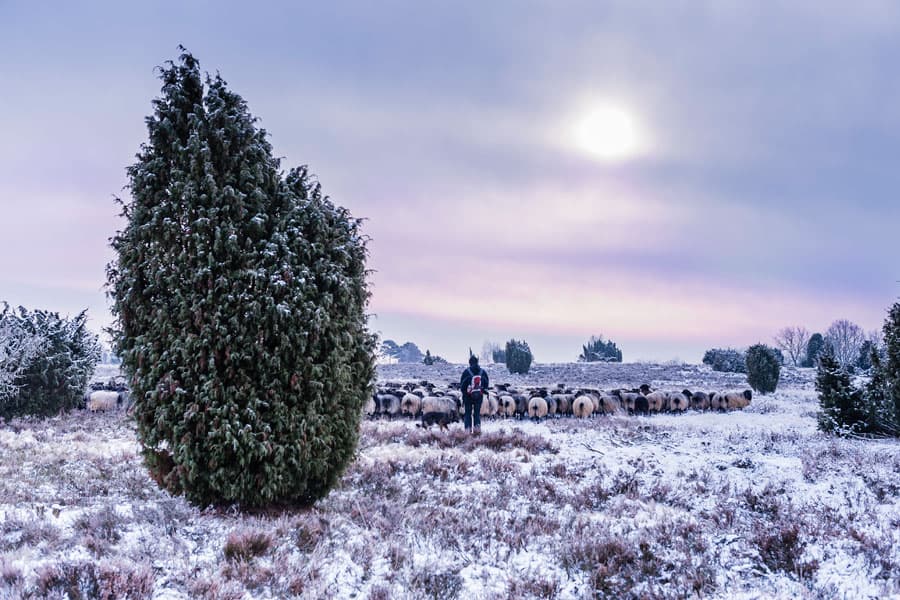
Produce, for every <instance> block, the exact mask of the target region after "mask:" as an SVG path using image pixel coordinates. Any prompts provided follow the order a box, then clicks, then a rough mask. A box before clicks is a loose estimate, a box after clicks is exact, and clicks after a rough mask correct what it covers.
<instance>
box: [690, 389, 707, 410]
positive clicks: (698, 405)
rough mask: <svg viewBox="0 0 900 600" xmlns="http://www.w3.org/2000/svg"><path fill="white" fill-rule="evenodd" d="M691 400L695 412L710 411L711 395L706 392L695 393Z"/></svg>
mask: <svg viewBox="0 0 900 600" xmlns="http://www.w3.org/2000/svg"><path fill="white" fill-rule="evenodd" d="M685 392H687V390H685ZM689 398H690V399H691V408H693V409H694V410H709V395H708V394H707V393H706V392H694V393H693V394H691V395H690V396H689Z"/></svg>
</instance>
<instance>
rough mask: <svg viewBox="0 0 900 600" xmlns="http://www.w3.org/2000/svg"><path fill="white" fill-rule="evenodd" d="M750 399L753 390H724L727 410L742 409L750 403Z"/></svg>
mask: <svg viewBox="0 0 900 600" xmlns="http://www.w3.org/2000/svg"><path fill="white" fill-rule="evenodd" d="M752 399H753V392H752V391H750V390H744V391H743V392H726V393H725V406H726V407H727V408H728V410H743V409H744V408H746V407H747V406H749V405H750V400H752Z"/></svg>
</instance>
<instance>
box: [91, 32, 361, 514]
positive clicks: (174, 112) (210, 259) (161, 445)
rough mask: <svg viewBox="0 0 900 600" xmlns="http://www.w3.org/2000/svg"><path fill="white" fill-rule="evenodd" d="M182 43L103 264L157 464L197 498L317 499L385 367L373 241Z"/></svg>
mask: <svg viewBox="0 0 900 600" xmlns="http://www.w3.org/2000/svg"><path fill="white" fill-rule="evenodd" d="M182 50H183V54H182V55H181V57H180V61H179V63H178V64H175V63H171V62H170V63H167V64H166V66H165V67H164V68H162V69H161V76H160V78H161V79H162V82H163V85H162V95H161V97H159V98H157V99H155V100H154V101H153V107H154V114H153V115H152V116H150V117H148V118H147V119H146V124H147V130H148V134H149V141H148V142H147V143H146V144H143V145H142V146H141V151H140V153H139V154H138V156H137V159H138V160H137V162H136V163H135V164H133V165H132V166H130V167H129V168H128V169H127V172H128V177H129V188H130V190H131V196H132V199H131V201H130V202H128V203H126V202H123V201H121V200H120V203H121V204H122V207H123V209H122V210H123V216H124V217H125V218H126V227H125V229H124V230H123V231H120V232H118V233H117V234H116V236H115V237H114V238H113V240H112V247H113V249H114V250H115V252H116V259H115V261H114V262H113V263H111V264H110V265H109V266H108V267H107V279H108V292H109V295H110V297H111V299H112V300H113V307H112V310H113V314H114V316H115V317H116V319H117V322H116V325H115V327H114V329H113V330H112V331H111V333H112V334H113V339H114V342H115V351H116V353H117V354H118V355H119V356H121V358H122V367H123V370H124V371H125V373H126V374H127V376H128V378H129V380H130V382H131V384H132V393H133V396H134V416H135V419H136V421H137V433H138V439H139V442H140V444H141V446H142V453H143V455H144V458H145V461H146V463H147V465H148V467H149V468H150V471H151V475H152V476H153V477H154V478H155V479H156V481H158V482H159V483H160V485H162V486H163V487H165V488H166V489H168V490H169V491H170V492H172V493H176V494H184V495H185V496H186V497H187V498H188V499H189V500H191V501H193V502H195V503H197V504H200V505H206V504H214V503H231V502H237V503H241V504H243V505H246V506H260V505H266V504H270V503H280V504H301V505H306V504H310V503H312V502H314V501H315V500H316V499H318V498H321V497H322V496H324V495H325V494H326V493H327V492H328V490H329V489H330V488H331V487H333V486H334V484H335V483H336V482H337V480H338V478H339V476H340V474H341V473H342V471H343V470H344V468H345V467H346V465H347V464H348V462H349V461H350V460H351V459H352V457H353V453H354V451H355V447H356V442H357V436H358V426H359V419H360V414H361V409H362V404H363V402H364V401H365V399H366V398H367V397H368V395H369V394H370V389H371V384H372V381H373V379H374V354H373V350H374V347H375V338H374V336H372V335H371V334H370V333H369V332H368V331H367V330H366V314H365V307H366V304H367V301H368V297H369V292H368V290H367V286H366V281H365V277H366V270H365V259H366V254H367V250H366V246H365V243H366V239H365V237H364V236H362V235H361V233H360V220H358V219H353V218H351V216H350V214H349V213H348V212H347V210H346V209H344V208H341V207H337V206H335V205H334V204H333V203H332V202H331V200H330V199H329V198H328V197H327V196H325V195H324V194H323V192H322V189H321V186H320V185H319V184H318V183H317V182H316V181H315V179H314V178H313V177H312V176H311V175H310V174H309V172H308V170H307V168H306V167H305V166H304V167H299V168H295V169H292V170H290V171H289V172H288V173H287V174H283V173H282V172H281V171H280V170H279V169H280V164H279V161H278V160H277V159H276V158H274V157H273V155H272V147H271V145H270V144H269V142H268V141H267V134H266V132H265V130H263V129H259V128H257V127H256V125H255V123H256V119H255V118H254V117H253V116H252V115H251V114H250V112H249V110H248V108H247V104H246V102H245V101H244V100H243V99H242V98H241V97H240V96H238V95H237V94H235V93H234V92H232V91H230V90H229V89H228V87H227V85H226V82H225V81H224V80H223V79H222V78H221V77H220V76H218V75H216V76H215V77H210V76H209V75H207V76H206V78H205V82H204V78H203V77H201V72H200V68H199V64H198V62H197V61H196V59H195V58H194V57H193V56H191V55H190V54H189V53H187V52H186V51H184V49H183V48H182Z"/></svg>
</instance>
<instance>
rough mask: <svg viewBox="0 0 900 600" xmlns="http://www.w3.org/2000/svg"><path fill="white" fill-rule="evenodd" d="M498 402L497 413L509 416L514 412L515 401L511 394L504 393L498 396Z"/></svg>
mask: <svg viewBox="0 0 900 600" xmlns="http://www.w3.org/2000/svg"><path fill="white" fill-rule="evenodd" d="M498 400H499V402H500V407H499V414H500V416H502V417H511V416H513V415H514V414H515V413H516V401H515V400H514V399H513V397H512V396H510V395H508V394H504V395H502V396H500V397H499V398H498Z"/></svg>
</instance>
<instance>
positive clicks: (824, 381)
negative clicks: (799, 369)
mask: <svg viewBox="0 0 900 600" xmlns="http://www.w3.org/2000/svg"><path fill="white" fill-rule="evenodd" d="M816 368H817V373H816V391H817V392H819V407H820V408H821V411H820V412H819V414H818V421H819V429H821V430H822V431H827V432H832V433H838V434H841V435H847V434H857V433H862V432H864V431H865V430H866V429H867V425H866V413H865V411H864V409H863V407H862V393H861V391H860V390H858V389H856V388H855V387H854V386H853V384H852V382H851V381H850V374H849V373H848V372H847V370H846V369H844V368H843V367H841V365H840V363H838V361H837V359H836V358H835V356H834V350H833V349H832V348H831V346H829V345H826V346H825V348H824V349H823V350H822V351H821V352H819V353H818V357H817V367H816Z"/></svg>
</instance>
